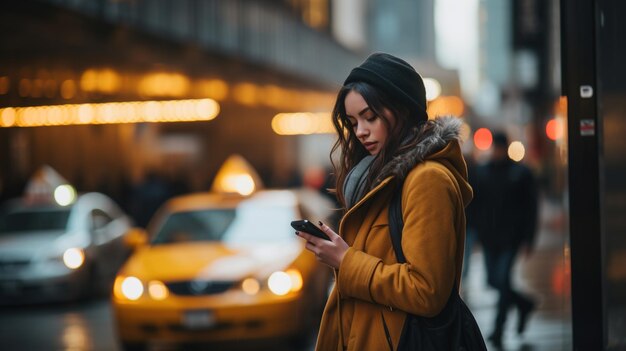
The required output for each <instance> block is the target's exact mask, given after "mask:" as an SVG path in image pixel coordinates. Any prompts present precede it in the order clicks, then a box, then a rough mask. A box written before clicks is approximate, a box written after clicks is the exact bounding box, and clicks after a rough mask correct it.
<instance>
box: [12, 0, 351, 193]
mask: <svg viewBox="0 0 626 351" xmlns="http://www.w3.org/2000/svg"><path fill="white" fill-rule="evenodd" d="M0 7H1V9H2V10H1V11H0V22H1V23H2V33H1V34H0V41H1V45H0V51H1V54H0V117H1V118H0V153H2V155H4V156H3V157H2V158H0V182H2V184H3V186H2V187H0V189H2V194H1V196H2V197H3V198H4V197H9V196H15V195H18V194H19V192H20V191H21V189H22V184H23V183H24V182H25V179H27V178H28V176H29V175H30V174H31V173H32V172H33V171H34V170H35V169H36V168H38V167H39V166H40V165H41V164H43V163H46V164H50V165H51V166H52V167H54V168H55V169H57V170H58V171H59V172H60V173H61V174H63V175H64V176H65V177H67V178H68V179H69V180H70V181H71V182H74V183H76V185H77V186H78V188H79V190H102V191H108V192H109V193H117V194H124V189H126V188H127V187H128V186H129V184H132V183H137V182H139V181H140V179H142V178H143V176H144V175H145V174H147V173H151V172H153V171H157V172H158V173H159V174H160V176H162V177H169V178H183V179H184V181H185V182H187V183H189V185H190V187H191V188H194V189H196V190H198V189H206V188H208V183H209V182H210V180H211V178H212V176H213V175H214V173H215V171H216V170H217V168H218V167H219V166H220V164H221V163H222V162H223V161H224V160H225V159H226V157H227V156H228V155H230V154H231V153H239V154H242V155H243V156H244V157H246V158H247V159H248V160H249V161H250V162H251V163H252V164H253V165H254V166H255V167H256V168H257V169H258V171H259V173H260V174H261V175H262V177H263V178H264V180H265V181H266V182H269V183H271V182H272V181H274V179H276V182H278V183H280V182H281V181H282V179H283V178H287V177H286V176H285V174H288V173H289V172H292V171H293V170H294V168H295V167H296V165H295V161H296V156H297V150H296V148H297V144H296V138H293V137H283V136H279V135H278V132H277V131H276V130H274V129H273V128H272V119H273V118H274V116H276V115H277V114H279V113H293V112H328V111H329V110H330V109H331V108H332V106H331V105H332V102H333V97H334V93H335V92H336V90H337V88H338V87H339V84H340V83H341V82H340V81H339V80H340V77H341V76H343V75H344V74H345V72H347V71H348V70H349V69H350V68H351V67H353V66H354V65H356V64H358V63H359V62H360V61H361V59H362V54H359V53H355V52H354V51H352V50H350V49H347V48H346V47H345V46H343V45H341V44H339V43H338V42H337V41H336V40H335V39H334V38H333V36H332V35H331V34H330V20H331V12H330V4H329V3H328V2H327V1H322V0H320V1H242V0H232V1H217V0H216V1H210V0H207V1H191V0H177V1H123V0H122V1H119V0H116V1H105V0H101V1H53V0H50V1H7V2H3V3H2V4H1V5H0ZM307 118H309V119H315V117H310V116H309V117H307ZM161 122H163V123H161ZM164 122H174V123H164ZM269 185H272V184H269ZM279 185H280V184H279Z"/></svg>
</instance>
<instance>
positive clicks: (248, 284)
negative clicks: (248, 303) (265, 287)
mask: <svg viewBox="0 0 626 351" xmlns="http://www.w3.org/2000/svg"><path fill="white" fill-rule="evenodd" d="M241 290H243V292H245V293H246V294H248V295H256V294H257V293H258V292H259V290H261V283H259V281H258V280H256V279H254V278H246V279H244V281H243V282H241Z"/></svg>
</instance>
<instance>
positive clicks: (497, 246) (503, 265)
mask: <svg viewBox="0 0 626 351" xmlns="http://www.w3.org/2000/svg"><path fill="white" fill-rule="evenodd" d="M507 147H508V138H507V135H506V134H505V133H504V132H495V133H494V135H493V150H492V151H493V152H492V155H491V158H490V160H489V161H487V163H485V164H484V165H481V166H480V167H478V168H477V170H476V182H475V183H474V184H473V186H474V191H475V199H474V202H473V204H472V206H474V207H475V209H474V211H473V212H472V215H475V216H477V218H475V219H476V222H477V223H476V225H477V229H478V237H479V240H480V242H481V245H482V248H483V254H484V258H485V266H486V269H487V282H488V284H489V285H490V286H492V287H493V288H495V289H496V290H497V291H498V295H499V297H498V308H497V314H496V319H495V323H494V330H493V332H492V333H491V335H490V336H489V338H488V339H489V340H490V341H491V342H492V343H493V345H494V346H496V347H501V346H502V333H503V331H504V325H505V322H506V319H507V314H508V311H509V309H510V308H511V307H515V308H517V310H518V324H517V332H518V333H519V334H521V333H523V332H524V330H525V328H526V323H527V320H528V316H529V314H530V313H531V311H532V310H533V309H534V307H535V301H534V300H533V299H532V298H531V297H529V296H525V295H524V294H522V293H520V292H518V291H516V290H515V289H514V288H513V286H512V284H511V271H512V269H513V266H514V264H515V259H516V257H517V255H518V252H519V251H520V250H521V251H523V252H524V253H525V254H526V255H529V254H530V253H531V251H532V247H533V241H534V237H535V231H536V230H535V229H536V225H537V189H536V184H535V179H534V176H533V174H532V172H531V170H530V169H529V168H528V167H527V166H525V165H523V164H521V163H517V162H514V161H512V160H511V159H510V158H509V157H508V156H507Z"/></svg>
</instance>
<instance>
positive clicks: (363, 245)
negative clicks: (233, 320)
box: [298, 53, 472, 351]
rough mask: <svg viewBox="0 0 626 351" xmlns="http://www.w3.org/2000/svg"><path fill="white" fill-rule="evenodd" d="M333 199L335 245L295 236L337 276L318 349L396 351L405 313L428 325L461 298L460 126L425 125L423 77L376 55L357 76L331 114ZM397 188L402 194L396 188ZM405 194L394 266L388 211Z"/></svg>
mask: <svg viewBox="0 0 626 351" xmlns="http://www.w3.org/2000/svg"><path fill="white" fill-rule="evenodd" d="M332 118H333V122H334V125H335V128H336V129H337V134H338V140H337V142H336V144H335V146H334V147H333V152H334V151H336V150H337V149H339V150H340V151H341V157H340V159H339V161H338V164H335V165H334V166H335V172H336V177H337V184H336V193H337V197H338V199H339V201H340V202H341V204H342V205H343V206H344V209H345V210H346V213H345V215H344V216H343V218H342V220H341V224H340V225H339V231H338V233H339V234H337V233H336V232H335V231H334V230H332V229H331V228H329V227H328V226H326V225H324V224H321V223H320V224H321V228H322V229H323V230H324V232H325V233H326V234H327V235H328V236H329V237H330V238H331V241H328V240H324V239H319V238H317V237H314V236H312V235H309V234H308V233H304V232H299V233H298V235H300V236H301V237H302V238H304V239H306V240H307V243H306V247H307V249H309V250H310V251H312V252H313V253H314V254H315V255H316V256H317V258H318V260H320V261H321V262H324V263H325V264H327V265H329V266H331V267H332V268H334V271H335V279H336V282H335V286H334V288H333V290H332V292H331V295H330V297H329V299H328V302H327V304H326V308H325V310H324V314H323V316H322V323H321V326H320V331H319V335H318V340H317V346H316V350H323V351H326V350H340V351H343V350H348V351H364V350H375V351H380V350H395V349H396V348H397V345H398V341H399V339H400V334H401V331H402V327H403V324H404V320H405V318H406V316H407V313H411V314H415V315H420V316H426V317H431V316H434V315H437V314H438V313H439V312H440V311H441V309H442V308H443V307H444V305H445V304H446V301H447V300H448V297H449V296H450V294H451V292H452V291H453V287H454V286H456V288H457V289H458V287H459V282H460V278H461V268H462V262H463V247H464V240H465V213H464V207H465V206H466V205H467V204H468V203H469V201H470V200H471V198H472V189H471V187H470V186H469V184H468V183H467V170H466V165H465V161H464V160H463V156H462V153H461V148H460V146H459V129H460V125H461V122H460V121H459V120H458V119H456V118H451V117H447V118H438V119H435V120H428V117H427V114H426V94H425V89H424V84H423V82H422V79H421V77H420V75H419V74H418V73H417V72H416V71H415V70H414V69H413V67H411V66H410V65H409V64H408V63H406V62H405V61H403V60H401V59H399V58H397V57H394V56H392V55H389V54H384V53H376V54H373V55H371V56H370V57H368V58H367V60H365V61H364V62H363V63H362V64H361V65H360V66H358V67H356V68H354V69H353V70H352V72H351V73H350V75H349V76H348V78H347V79H346V81H345V83H344V86H343V88H342V89H341V90H340V91H339V94H338V96H337V101H336V103H335V108H334V111H333V115H332ZM400 187H401V189H400ZM396 190H397V191H401V192H402V193H401V198H402V206H401V207H402V217H403V220H404V227H403V230H402V249H403V251H404V255H405V257H406V260H407V262H406V263H404V264H399V263H397V261H396V256H395V254H394V250H393V246H392V243H391V239H390V234H389V227H388V224H389V220H388V207H389V204H390V200H391V197H392V195H393V194H394V192H395V191H396Z"/></svg>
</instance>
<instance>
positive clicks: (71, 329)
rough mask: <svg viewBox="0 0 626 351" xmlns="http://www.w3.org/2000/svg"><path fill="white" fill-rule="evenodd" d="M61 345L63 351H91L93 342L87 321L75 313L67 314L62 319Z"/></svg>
mask: <svg viewBox="0 0 626 351" xmlns="http://www.w3.org/2000/svg"><path fill="white" fill-rule="evenodd" d="M63 322H64V324H65V327H64V328H63V335H62V343H63V350H65V351H85V350H92V349H93V348H94V347H93V342H92V338H91V335H90V333H89V329H88V328H87V321H86V320H85V319H84V318H83V317H82V316H81V315H79V314H77V313H69V314H67V315H66V316H65V318H64V321H63Z"/></svg>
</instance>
